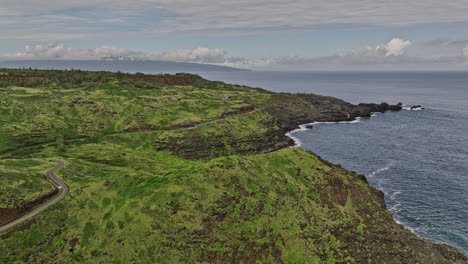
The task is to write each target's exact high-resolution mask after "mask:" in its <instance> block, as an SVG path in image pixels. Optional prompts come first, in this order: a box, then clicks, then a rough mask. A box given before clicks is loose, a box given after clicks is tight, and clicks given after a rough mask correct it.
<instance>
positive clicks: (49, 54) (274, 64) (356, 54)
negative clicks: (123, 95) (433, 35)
mask: <svg viewBox="0 0 468 264" xmlns="http://www.w3.org/2000/svg"><path fill="white" fill-rule="evenodd" d="M416 44H417V42H415V41H411V40H405V39H401V38H392V39H391V40H389V41H388V42H386V43H382V44H379V45H375V46H362V47H356V48H352V49H350V50H348V51H346V52H340V53H335V54H331V55H328V56H320V57H305V56H281V55H278V56H271V57H263V58H246V57H241V56H237V57H233V56H229V55H228V52H227V51H226V50H224V49H220V48H205V47H198V48H194V49H180V50H168V51H164V52H161V53H158V54H152V53H147V52H142V51H133V50H128V49H124V48H119V47H114V46H107V45H103V46H99V47H96V48H92V49H77V48H70V47H68V46H67V45H65V44H63V43H50V44H42V45H28V46H26V47H25V48H24V49H23V51H21V52H18V53H16V54H10V55H3V56H2V55H0V59H1V60H31V59H32V60H35V59H72V60H99V59H109V58H112V59H132V60H163V61H179V62H196V63H211V64H221V65H226V66H234V67H242V68H282V67H286V68H287V67H293V68H294V67H296V68H302V69H307V68H316V67H321V68H322V67H354V66H359V67H380V66H394V67H397V68H398V67H401V66H405V65H416V66H418V65H419V66H427V65H454V64H464V63H467V62H468V44H467V45H465V47H464V48H461V49H460V48H459V49H458V50H457V51H456V52H454V54H455V55H435V54H434V53H427V54H424V53H423V55H414V54H411V53H410V48H411V47H412V46H413V45H416ZM424 45H425V44H424ZM415 48H418V47H415ZM460 51H461V53H460ZM461 54H462V55H461Z"/></svg>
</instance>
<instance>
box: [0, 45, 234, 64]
mask: <svg viewBox="0 0 468 264" xmlns="http://www.w3.org/2000/svg"><path fill="white" fill-rule="evenodd" d="M226 55H227V52H226V51H225V50H223V49H217V48H215V49H210V48H203V47H199V48H195V49H183V50H169V51H164V52H162V53H159V54H151V53H145V52H141V51H132V50H128V49H124V48H119V47H114V46H106V45H103V46H99V47H96V48H93V49H74V48H70V47H68V46H66V45H65V44H63V43H49V44H44V45H27V46H25V47H24V50H23V51H21V52H18V53H16V54H6V55H3V56H1V55H0V59H3V60H30V59H32V60H44V59H47V60H49V59H70V60H99V59H109V58H114V59H122V58H124V59H125V58H126V59H136V60H165V61H182V62H198V63H224V62H226Z"/></svg>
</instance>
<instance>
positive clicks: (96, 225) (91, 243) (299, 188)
mask: <svg viewBox="0 0 468 264" xmlns="http://www.w3.org/2000/svg"><path fill="white" fill-rule="evenodd" d="M0 74H1V75H0V76H2V75H3V76H4V78H3V79H0V113H1V115H0V133H1V135H3V136H2V137H1V138H0V183H1V184H0V186H9V188H4V189H1V190H2V193H4V192H5V193H8V196H3V195H2V196H1V197H0V205H2V208H5V210H3V211H4V212H9V211H11V210H13V211H14V209H15V208H20V207H21V205H24V204H28V203H30V202H32V201H34V199H35V197H39V196H40V194H41V193H42V192H43V189H45V187H44V185H43V184H44V183H43V179H42V178H40V177H37V174H32V173H30V172H32V171H34V170H37V169H42V168H45V167H47V166H50V164H47V161H48V160H50V159H52V158H58V157H60V159H63V160H65V161H66V164H67V165H66V166H65V167H64V168H63V169H62V170H61V171H59V172H57V175H58V176H60V177H61V178H62V179H63V180H64V181H65V182H66V183H67V184H68V185H69V186H70V192H69V194H68V195H67V196H66V197H65V198H64V199H63V200H62V201H61V202H59V203H58V204H56V205H54V206H53V207H51V208H50V210H47V211H44V212H43V213H42V214H40V215H38V216H37V217H36V218H34V219H33V220H32V221H31V222H28V223H25V224H24V225H21V226H18V227H16V228H14V229H12V230H9V231H7V232H6V233H4V234H0V236H1V238H2V239H1V240H0V262H2V263H17V262H24V263H47V262H55V263H111V262H116V263H468V259H467V258H466V256H464V255H463V253H461V252H459V251H458V250H456V249H454V248H452V247H450V246H447V245H439V244H434V243H431V242H429V241H426V240H424V239H421V238H418V237H417V236H416V235H414V234H413V233H411V232H410V231H408V230H407V229H405V228H404V227H403V226H402V225H399V224H398V223H396V222H395V221H394V219H393V216H392V215H391V213H390V212H389V211H388V210H387V209H386V206H385V201H384V197H383V193H382V192H381V191H379V190H377V189H375V188H373V187H372V186H370V185H369V184H368V183H367V180H366V178H365V176H363V175H358V174H356V173H353V172H350V171H348V170H346V169H344V168H342V167H340V166H339V165H335V164H331V163H329V162H327V161H325V160H323V159H322V158H320V157H319V156H317V155H315V154H314V153H311V152H306V151H303V150H301V149H298V148H293V147H292V148H291V146H293V144H294V142H293V141H292V139H290V138H289V137H287V136H286V135H285V134H286V133H287V132H289V131H291V130H293V129H295V128H297V127H298V126H299V125H301V124H305V123H311V122H315V121H321V122H324V121H329V122H336V121H350V120H354V119H355V118H357V117H370V115H371V113H372V112H385V111H398V110H401V106H400V105H388V104H386V103H382V104H359V105H353V104H350V103H347V102H345V101H342V100H339V99H336V98H332V97H325V96H319V95H313V94H284V93H281V94H278V93H272V92H269V91H265V90H262V89H254V88H250V87H246V86H239V85H229V84H225V83H222V82H212V81H207V80H204V79H202V78H201V77H199V76H196V75H189V74H178V75H157V76H148V75H143V74H135V75H133V74H123V73H107V72H83V71H68V72H65V71H42V70H36V71H34V70H6V69H5V70H0ZM7 76H8V77H7ZM26 172H28V173H26ZM16 178H18V179H19V178H21V179H23V180H25V179H27V180H28V182H32V183H34V182H37V183H38V184H37V186H36V185H34V184H28V185H27V186H22V185H14V183H15V182H17V181H14V180H12V179H16ZM39 183H40V184H39ZM38 186H40V188H39V187H38ZM26 187H27V188H26ZM25 193H27V194H28V195H25ZM34 194H36V195H34ZM5 197H8V199H5ZM3 211H2V212H3Z"/></svg>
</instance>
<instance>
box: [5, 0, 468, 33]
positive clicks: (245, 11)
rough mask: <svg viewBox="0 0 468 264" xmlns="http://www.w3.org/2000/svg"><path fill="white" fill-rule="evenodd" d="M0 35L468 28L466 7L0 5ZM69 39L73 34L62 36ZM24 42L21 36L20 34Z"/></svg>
mask: <svg viewBox="0 0 468 264" xmlns="http://www.w3.org/2000/svg"><path fill="white" fill-rule="evenodd" d="M0 6H1V8H0V28H2V29H3V30H2V35H4V36H8V38H9V39H12V38H13V37H17V38H22V37H24V36H21V35H20V34H17V33H18V32H24V33H26V32H27V33H33V34H39V35H40V34H56V35H59V34H62V35H63V36H64V37H67V36H71V37H73V36H74V35H73V34H71V33H82V34H88V35H87V36H89V37H94V38H96V37H99V36H100V35H99V34H94V33H96V32H99V33H114V34H118V33H121V32H136V31H137V32H140V33H142V34H149V33H151V32H152V33H161V32H181V31H194V32H199V31H215V32H220V33H223V34H224V33H227V32H232V31H236V32H238V33H240V34H246V33H249V32H252V31H254V32H256V31H258V30H262V31H264V32H265V31H266V32H271V31H275V30H278V29H282V30H285V31H287V30H290V29H294V28H296V29H297V28H300V29H304V28H309V27H314V26H327V25H364V26H366V25H367V26H375V25H384V26H395V25H398V26H405V25H418V24H424V23H430V24H435V23H456V22H468V16H467V15H466V14H468V2H467V1H466V0H451V1H440V0H418V1H410V3H409V2H408V1H407V0H392V1H375V0H295V1H284V0H256V1H255V3H252V1H251V0H237V1H219V0H170V1H169V0H134V1H128V0H80V1H79V0H69V1H63V0H15V1H11V0H0ZM65 33H68V34H70V35H66V34H65ZM25 35H26V34H25Z"/></svg>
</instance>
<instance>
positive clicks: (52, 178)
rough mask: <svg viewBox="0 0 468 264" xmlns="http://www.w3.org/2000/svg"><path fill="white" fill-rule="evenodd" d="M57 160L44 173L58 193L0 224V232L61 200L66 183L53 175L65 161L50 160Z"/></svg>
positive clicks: (65, 191)
mask: <svg viewBox="0 0 468 264" xmlns="http://www.w3.org/2000/svg"><path fill="white" fill-rule="evenodd" d="M51 161H54V162H57V166H55V168H53V169H51V170H48V171H47V172H46V173H45V175H46V177H47V179H48V180H49V181H50V182H51V183H52V184H53V185H54V186H55V187H57V189H58V194H57V195H55V196H54V197H53V198H52V199H50V200H47V201H46V202H45V203H43V204H41V205H39V206H37V207H35V208H34V209H33V210H32V211H30V212H28V213H27V214H25V215H23V216H21V217H20V218H18V219H16V220H14V221H13V222H10V223H8V224H6V225H3V226H0V232H2V231H5V230H7V229H9V228H11V227H13V226H15V225H18V224H20V223H23V222H24V221H26V220H28V219H30V218H31V217H33V216H35V215H37V214H39V213H40V212H42V211H44V210H45V209H47V208H49V207H50V206H51V205H53V204H55V203H57V202H58V201H60V200H62V199H63V197H65V195H66V194H67V193H68V190H69V188H68V185H67V184H65V183H64V182H63V181H62V180H60V179H59V178H57V176H56V175H55V171H56V170H58V169H60V168H62V167H63V165H65V162H64V161H62V160H51Z"/></svg>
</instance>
